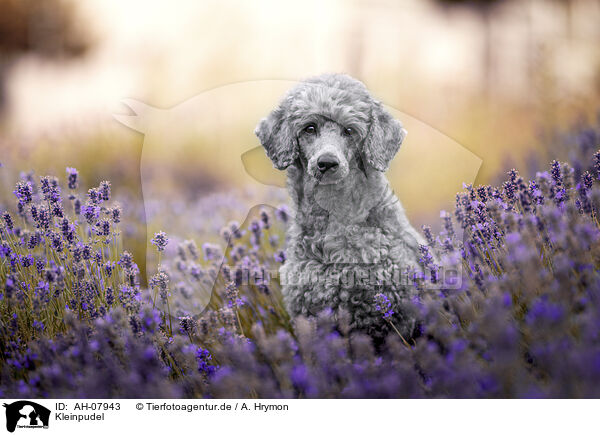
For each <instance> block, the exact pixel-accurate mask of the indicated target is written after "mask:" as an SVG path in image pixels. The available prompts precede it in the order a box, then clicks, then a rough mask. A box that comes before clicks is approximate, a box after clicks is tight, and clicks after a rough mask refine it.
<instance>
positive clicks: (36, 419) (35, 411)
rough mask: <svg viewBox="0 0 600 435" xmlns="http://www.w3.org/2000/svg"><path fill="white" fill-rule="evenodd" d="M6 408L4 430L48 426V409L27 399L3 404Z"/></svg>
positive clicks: (12, 430)
mask: <svg viewBox="0 0 600 435" xmlns="http://www.w3.org/2000/svg"><path fill="white" fill-rule="evenodd" d="M3 406H4V407H5V408H6V430H8V431H9V432H14V431H15V429H16V428H17V427H18V428H20V429H21V428H27V429H36V428H44V429H47V428H48V423H49V421H50V410H49V409H48V408H45V407H43V406H42V405H38V404H37V403H35V402H30V401H29V400H19V401H17V402H13V403H11V404H8V405H7V404H6V403H5V404H4V405H3Z"/></svg>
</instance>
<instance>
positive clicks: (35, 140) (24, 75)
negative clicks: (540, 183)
mask: <svg viewBox="0 0 600 435" xmlns="http://www.w3.org/2000/svg"><path fill="white" fill-rule="evenodd" d="M598 23H600V1H598V0H513V1H510V0H504V1H502V0H497V1H482V0H480V1H476V0H473V1H460V0H455V1H451V0H446V1H442V0H435V1H434V0H395V1H392V0H389V1H383V0H375V1H366V0H350V1H341V0H340V1H335V0H330V1H316V0H315V1H310V0H308V1H304V2H285V1H271V0H262V1H253V2H245V1H232V0H227V1H202V2H198V1H191V0H190V1H183V0H182V1H178V2H167V1H149V0H129V1H123V0H82V1H69V0H0V162H1V163H2V164H3V166H4V167H3V168H2V170H1V171H2V172H1V173H0V181H1V182H2V189H1V190H2V191H1V193H0V195H2V196H6V197H8V196H10V195H11V191H12V186H13V185H14V182H15V181H16V179H17V178H18V174H19V173H20V172H21V171H25V172H27V171H31V170H34V171H35V173H36V174H37V175H45V174H54V175H57V176H60V177H64V170H65V167H66V166H74V167H76V168H78V169H79V171H80V173H81V175H82V178H83V180H84V183H83V184H84V185H85V186H87V187H92V186H94V185H96V184H97V183H98V182H99V181H101V180H104V179H108V180H111V181H112V183H113V190H114V191H115V192H116V193H118V195H120V196H121V198H122V201H123V202H125V203H126V204H124V205H125V206H126V208H127V207H129V209H130V213H133V214H134V217H135V218H134V219H133V220H132V221H133V222H139V223H142V224H145V223H146V221H148V225H149V226H152V227H153V228H154V227H156V228H158V227H160V226H164V225H166V223H167V222H168V221H169V220H171V221H172V220H173V219H174V216H170V215H182V212H181V210H182V207H184V205H185V204H190V203H192V202H193V203H195V204H200V203H202V204H204V203H203V202H202V201H203V200H205V199H206V198H207V197H210V196H211V195H215V194H216V193H217V192H225V191H228V192H236V193H235V194H234V193H228V195H229V198H230V199H231V198H232V197H233V196H235V195H238V196H240V198H241V199H240V201H239V202H238V203H236V204H238V205H237V206H236V207H238V208H239V210H238V211H239V213H242V211H241V210H242V209H244V207H245V206H246V204H247V203H248V204H257V203H259V202H261V201H263V198H264V197H265V195H266V196H269V195H271V196H273V197H276V198H277V200H280V199H281V200H285V194H281V193H278V192H279V190H281V189H279V188H277V189H278V190H277V192H275V193H273V192H267V193H265V191H264V189H263V190H261V189H262V188H261V187H260V186H263V185H264V183H266V184H274V185H277V184H278V182H279V181H277V180H278V178H277V174H275V175H273V174H268V172H269V170H270V169H269V168H268V165H267V166H264V165H265V162H264V161H261V158H262V157H261V156H262V154H261V155H260V156H259V155H257V154H246V157H247V159H246V162H245V166H246V167H245V168H244V166H243V165H242V164H241V163H240V162H241V158H242V156H243V155H245V154H244V153H248V152H251V151H252V150H253V149H254V148H255V147H257V146H258V145H259V144H258V141H257V140H256V138H254V136H253V135H252V130H253V127H254V125H255V124H256V122H257V121H258V120H259V119H260V118H261V117H263V116H265V115H266V114H267V113H268V110H269V109H270V108H272V107H273V105H274V104H275V103H276V102H277V100H278V99H279V98H280V97H281V94H282V93H283V92H284V91H285V90H286V89H287V88H289V86H290V85H291V84H293V83H294V82H295V81H297V80H301V79H303V78H306V77H308V76H311V75H316V74H320V73H324V72H344V73H348V74H350V75H352V76H354V77H356V78H358V79H360V80H361V81H363V82H364V83H365V84H366V85H367V87H368V88H369V89H370V90H371V91H372V93H373V94H374V95H375V96H376V98H378V99H380V100H381V101H382V102H383V103H385V104H386V105H387V106H388V107H389V108H390V110H392V109H393V110H394V115H395V116H397V117H398V118H399V119H401V120H402V121H403V122H404V123H405V124H409V128H408V129H409V138H408V139H407V144H406V147H407V148H406V149H407V150H409V151H406V152H407V153H409V154H410V150H411V149H412V150H420V149H425V148H427V147H429V148H427V149H429V152H430V154H431V153H437V151H436V150H441V149H445V150H446V151H447V152H448V153H449V154H452V155H454V154H453V153H455V154H456V155H459V154H460V155H461V156H462V157H460V158H457V159H456V160H452V159H447V158H446V156H447V155H449V154H446V155H441V154H438V155H439V156H440V157H439V158H438V159H437V160H435V159H432V160H431V162H429V163H427V165H428V166H427V171H426V172H425V174H427V179H428V180H429V184H427V183H425V184H424V185H423V186H424V187H421V190H418V189H417V188H416V187H415V189H417V190H414V189H413V190H411V188H407V189H406V192H404V191H403V190H402V189H403V186H407V185H409V184H414V185H415V186H416V185H418V184H419V183H420V181H413V182H412V183H411V182H407V181H406V180H414V179H415V177H416V176H418V175H419V174H423V173H424V172H423V171H420V170H419V165H421V164H423V161H424V160H426V159H422V158H421V159H417V160H412V161H411V160H410V159H405V161H407V162H409V163H410V164H407V165H406V166H405V167H400V166H399V167H398V168H397V169H396V170H395V172H392V174H391V176H392V178H395V177H396V174H397V175H398V177H399V178H398V180H400V178H401V177H402V176H404V177H405V178H404V181H398V180H394V179H393V180H392V182H393V183H395V187H397V189H398V190H399V191H401V193H403V194H402V195H401V199H402V200H403V202H404V203H405V205H406V207H407V210H408V211H409V214H410V215H411V216H412V217H414V218H415V219H417V221H418V222H429V221H431V220H432V219H437V218H438V216H439V210H440V208H448V207H449V206H450V204H452V202H453V200H454V197H453V195H452V192H454V191H456V190H458V189H459V188H460V186H461V184H462V182H463V181H464V182H467V183H471V182H475V183H477V184H479V183H488V182H495V181H496V180H497V179H498V176H499V174H503V173H504V172H505V170H507V169H509V168H510V167H513V166H516V167H517V168H519V170H520V171H521V172H522V173H524V174H528V173H530V172H532V171H535V170H536V169H537V168H535V167H532V165H531V164H529V163H528V161H529V156H531V155H532V154H533V153H536V154H538V155H539V154H548V156H549V157H548V159H550V158H560V157H561V156H560V155H556V152H564V150H563V151H557V150H556V149H554V148H553V143H554V141H555V137H556V134H557V132H558V131H565V129H568V127H569V126H570V125H572V124H574V123H577V122H580V121H581V120H585V119H587V120H590V119H593V118H595V117H596V116H597V113H598V109H599V107H600V106H599V104H598V101H599V98H600V25H598ZM245 84H248V85H245ZM124 98H132V99H135V100H138V101H142V102H145V103H147V104H148V106H152V107H151V108H150V109H144V108H140V106H138V109H140V110H142V111H145V112H147V113H153V114H156V113H158V114H161V115H160V116H158V117H159V118H160V119H161V121H160V122H159V124H160V125H163V126H164V125H167V126H169V128H168V129H166V133H165V132H163V133H162V134H158V135H153V139H152V141H149V139H148V135H147V134H144V133H148V131H147V128H148V125H150V124H149V123H148V122H143V123H142V124H144V125H137V126H136V125H134V128H133V129H132V128H127V127H126V126H124V125H122V124H121V123H119V122H117V120H116V119H115V118H114V117H113V114H122V115H131V114H132V109H131V106H130V107H129V108H128V107H127V106H125V105H123V104H122V103H121V101H122V100H123V99H124ZM182 107H183V108H185V107H187V108H188V110H183V111H178V108H182ZM133 112H135V110H134V111H133ZM136 113H137V112H136ZM173 113H176V115H172V114H173ZM181 113H184V114H183V115H181ZM165 114H167V116H166V117H165V116H163V115H165ZM173 116H174V117H175V118H173ZM173 119H175V121H173ZM182 119H186V120H187V121H186V122H183V123H182ZM130 124H131V123H130ZM152 125H155V124H152ZM200 125H204V126H205V127H206V128H205V129H204V130H202V129H200V128H198V126H200ZM136 127H137V128H136ZM184 129H185V130H186V131H183V130H184ZM188 129H189V134H188V133H187V130H188ZM158 130H160V128H159V129H158ZM163 130H164V128H163ZM161 131H162V130H161ZM175 131H176V132H177V133H178V134H177V135H176V136H177V137H176V138H175V136H174V135H173V132H175ZM182 131H183V132H182ZM223 132H226V133H227V134H224V133H223ZM413 133H415V134H413ZM411 140H412V142H411ZM151 144H155V145H156V144H158V145H159V146H154V147H152V146H149V145H151ZM444 147H446V148H444ZM144 148H145V149H146V150H147V151H149V150H154V151H152V152H148V153H146V151H144V152H143V151H142V150H143V149H144ZM144 153H146V154H144ZM215 153H217V154H215ZM461 153H463V154H461ZM215 155H217V156H218V158H215ZM142 162H143V163H144V165H143V168H144V169H143V170H141V169H140V164H141V163H142ZM231 162H234V163H231ZM248 162H250V164H249V165H250V167H251V168H254V172H255V174H250V175H251V177H250V178H248V176H247V174H245V173H243V172H244V169H246V170H247V169H248ZM461 162H468V164H465V165H461ZM261 165H262V166H261ZM463 166H464V167H463ZM256 168H259V169H256ZM262 168H264V169H262ZM411 168H412V171H413V172H410V170H411ZM465 168H466V169H465ZM247 172H250V173H251V172H252V170H250V171H247ZM446 174H450V175H447V177H449V178H448V179H449V180H450V179H451V182H446V181H448V180H446V179H445V178H444V177H445V176H446ZM261 175H264V177H263V178H264V179H261ZM257 178H258V179H260V180H259V181H261V182H262V183H263V184H261V183H258V182H256V183H255V184H256V186H254V185H253V187H252V189H256V190H255V191H251V192H249V191H248V180H249V179H257ZM279 180H280V179H279ZM145 181H148V182H150V184H152V187H151V189H152V190H151V191H148V190H147V189H146V188H145V187H144V188H143V184H144V182H145ZM436 185H441V186H445V187H440V189H439V190H438V189H436V188H435V186H436ZM409 187H410V186H409ZM160 188H162V189H163V194H164V192H170V197H171V199H173V197H174V196H177V198H179V199H180V203H179V205H178V206H177V207H179V208H178V209H177V210H179V211H178V212H174V211H173V210H175V209H176V208H174V207H175V206H173V205H172V204H167V203H164V202H160V201H156V197H155V190H154V189H160ZM444 188H445V189H446V190H444ZM174 192H176V193H177V195H173V193H174ZM410 192H413V194H412V195H411V193H410ZM427 193H429V194H427ZM143 197H145V199H146V200H147V202H148V203H150V202H152V201H154V205H153V207H154V208H153V209H152V210H154V211H152V210H150V211H149V210H148V207H145V208H144V207H143V206H142V207H140V206H139V204H140V203H141V199H142V198H143ZM236 198H237V197H236ZM245 201H246V202H245ZM182 204H183V205H182ZM169 207H170V209H169ZM233 208H235V207H234V205H232V204H231V203H229V202H227V201H224V202H223V203H222V214H218V213H217V211H216V208H214V207H212V208H211V207H208V210H207V209H206V207H205V208H204V209H203V210H195V216H196V219H197V220H198V219H199V220H198V222H200V223H199V224H197V225H195V226H191V225H187V227H186V223H185V219H182V222H181V224H180V227H181V228H182V230H181V232H182V233H189V232H192V231H193V232H194V234H195V235H197V234H198V232H200V231H201V230H202V228H206V226H207V225H205V224H204V223H205V222H208V221H209V220H210V222H213V221H214V225H213V226H214V227H217V226H218V225H222V224H223V222H222V221H223V220H225V219H228V218H230V216H227V214H228V210H232V209H233ZM167 209H169V210H171V211H170V212H168V211H166V210H167ZM203 213H204V214H203ZM149 215H152V216H149ZM151 217H153V218H156V222H154V221H153V222H154V223H152V224H151V223H150V220H151V219H150V218H151ZM188 223H189V222H188ZM163 224H164V225H163ZM171 224H173V222H171ZM183 228H186V229H183ZM164 230H165V231H169V229H168V228H164ZM212 230H213V227H211V229H210V231H212ZM149 231H150V230H149ZM207 231H208V230H207ZM150 232H151V231H150ZM194 234H193V235H194ZM145 235H146V232H145V229H144V230H141V229H140V227H138V226H135V225H133V226H132V227H131V228H130V229H129V230H128V232H126V238H127V240H126V246H127V245H129V246H130V249H131V250H133V251H134V254H135V253H136V252H137V253H138V255H137V257H138V259H139V261H141V257H143V256H144V254H143V253H144V252H145V251H144V249H145V246H146V245H145V243H142V242H139V240H140V239H141V238H142V236H143V237H144V238H145ZM184 235H185V236H188V235H189V234H182V237H183V236H184ZM142 267H143V265H142Z"/></svg>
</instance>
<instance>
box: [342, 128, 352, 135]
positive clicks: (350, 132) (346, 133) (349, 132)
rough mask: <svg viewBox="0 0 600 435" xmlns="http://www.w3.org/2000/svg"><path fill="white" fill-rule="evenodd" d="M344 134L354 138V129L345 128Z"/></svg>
mask: <svg viewBox="0 0 600 435" xmlns="http://www.w3.org/2000/svg"><path fill="white" fill-rule="evenodd" d="M344 134H345V135H346V136H352V135H353V134H354V129H353V128H352V127H346V128H344Z"/></svg>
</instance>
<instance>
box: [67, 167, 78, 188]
mask: <svg viewBox="0 0 600 435" xmlns="http://www.w3.org/2000/svg"><path fill="white" fill-rule="evenodd" d="M67 182H68V184H69V189H71V190H74V189H77V188H78V187H79V172H77V169H75V168H67Z"/></svg>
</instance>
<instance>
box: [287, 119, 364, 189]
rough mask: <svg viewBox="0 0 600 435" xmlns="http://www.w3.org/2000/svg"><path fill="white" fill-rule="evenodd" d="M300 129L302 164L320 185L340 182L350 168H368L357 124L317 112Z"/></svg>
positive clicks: (298, 135) (298, 128) (298, 136)
mask: <svg viewBox="0 0 600 435" xmlns="http://www.w3.org/2000/svg"><path fill="white" fill-rule="evenodd" d="M297 130H298V131H297V133H296V134H297V138H298V139H297V140H298V147H299V152H298V154H299V160H300V163H301V165H302V166H303V169H304V170H305V171H306V172H307V174H308V175H309V176H311V177H313V178H314V179H316V180H317V181H318V182H319V184H335V183H338V182H340V181H342V180H343V179H344V178H346V176H348V173H349V172H350V169H354V168H362V169H363V170H364V167H363V166H362V164H361V159H362V157H361V155H360V153H359V152H358V151H359V145H360V143H361V137H360V133H359V131H358V129H357V128H356V127H354V126H353V125H343V124H340V123H338V122H335V121H332V120H330V119H328V118H326V117H324V116H319V115H316V116H313V117H311V119H309V120H306V121H305V122H304V123H302V124H301V125H300V126H299V127H297Z"/></svg>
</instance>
